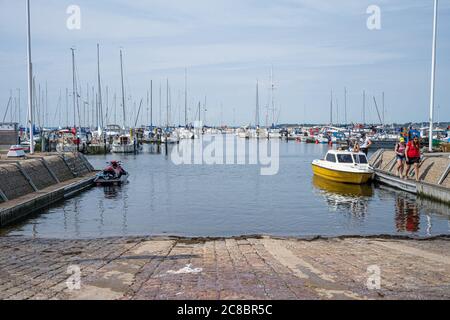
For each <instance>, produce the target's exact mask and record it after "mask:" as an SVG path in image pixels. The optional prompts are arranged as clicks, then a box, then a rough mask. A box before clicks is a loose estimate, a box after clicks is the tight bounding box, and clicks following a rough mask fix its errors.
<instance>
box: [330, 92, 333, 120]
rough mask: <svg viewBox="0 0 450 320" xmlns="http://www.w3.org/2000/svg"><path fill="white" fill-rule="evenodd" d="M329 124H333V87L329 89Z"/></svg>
mask: <svg viewBox="0 0 450 320" xmlns="http://www.w3.org/2000/svg"><path fill="white" fill-rule="evenodd" d="M330 125H333V89H331V97H330Z"/></svg>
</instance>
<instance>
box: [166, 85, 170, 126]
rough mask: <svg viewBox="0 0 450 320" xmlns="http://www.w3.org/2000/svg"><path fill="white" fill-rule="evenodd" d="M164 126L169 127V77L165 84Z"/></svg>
mask: <svg viewBox="0 0 450 320" xmlns="http://www.w3.org/2000/svg"><path fill="white" fill-rule="evenodd" d="M166 102H167V104H166V128H169V79H168V78H167V84H166Z"/></svg>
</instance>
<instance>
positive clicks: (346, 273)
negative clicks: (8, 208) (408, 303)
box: [0, 237, 450, 300]
mask: <svg viewBox="0 0 450 320" xmlns="http://www.w3.org/2000/svg"><path fill="white" fill-rule="evenodd" d="M78 270H79V272H80V273H79V279H80V282H79V283H80V288H79V289H77V287H76V286H75V287H74V286H73V284H76V283H77V281H76V280H77V276H78V273H77V271H78ZM374 270H375V271H374ZM377 270H379V272H380V287H379V288H368V286H367V282H368V279H373V276H374V274H375V273H376V272H377ZM371 276H372V278H371ZM68 280H71V281H69V286H70V285H72V286H71V287H70V288H69V286H68V283H67V282H68ZM375 283H376V282H375ZM0 299H124V300H125V299H450V238H448V237H438V238H434V239H422V240H418V239H416V240H413V239H403V238H388V237H379V238H376V237H375V238H359V237H348V238H331V239H320V238H319V239H309V240H306V239H292V238H284V239H283V238H272V237H238V238H224V239H185V238H171V237H169V238H166V237H164V238H162V237H153V238H152V237H125V238H106V239H86V240H59V239H30V238H23V237H0Z"/></svg>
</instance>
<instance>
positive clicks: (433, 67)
mask: <svg viewBox="0 0 450 320" xmlns="http://www.w3.org/2000/svg"><path fill="white" fill-rule="evenodd" d="M437 8H438V0H434V19H433V47H432V57H431V95H430V133H429V138H428V140H429V144H428V150H429V151H430V152H432V151H433V109H434V91H435V90H434V88H435V84H434V82H435V78H436V33H437Z"/></svg>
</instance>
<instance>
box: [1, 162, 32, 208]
mask: <svg viewBox="0 0 450 320" xmlns="http://www.w3.org/2000/svg"><path fill="white" fill-rule="evenodd" d="M0 190H1V191H2V192H3V194H4V195H5V196H6V199H7V200H11V199H16V198H18V197H20V196H22V195H24V194H28V193H31V192H34V191H35V190H34V189H33V187H32V186H31V184H30V183H29V182H28V180H27V179H26V178H25V176H24V175H23V174H22V173H21V171H20V169H19V167H18V166H17V165H15V164H2V165H0ZM6 199H4V198H3V197H2V198H1V201H2V202H3V201H5V200H6Z"/></svg>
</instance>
